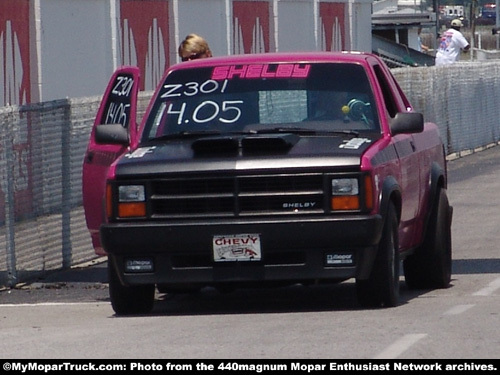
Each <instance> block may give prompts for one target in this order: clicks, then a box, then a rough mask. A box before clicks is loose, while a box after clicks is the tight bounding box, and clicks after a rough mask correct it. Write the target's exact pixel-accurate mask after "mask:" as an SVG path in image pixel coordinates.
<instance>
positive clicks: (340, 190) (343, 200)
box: [331, 178, 360, 211]
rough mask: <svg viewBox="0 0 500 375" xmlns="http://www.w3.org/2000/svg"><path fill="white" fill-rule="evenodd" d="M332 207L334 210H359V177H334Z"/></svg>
mask: <svg viewBox="0 0 500 375" xmlns="http://www.w3.org/2000/svg"><path fill="white" fill-rule="evenodd" d="M331 209H332V210H334V211H345V210H359V209H360V201H359V182H358V179H357V178H334V179H332V198H331Z"/></svg>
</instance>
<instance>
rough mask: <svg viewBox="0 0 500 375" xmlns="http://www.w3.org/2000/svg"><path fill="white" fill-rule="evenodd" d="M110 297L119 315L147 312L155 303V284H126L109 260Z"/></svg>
mask: <svg viewBox="0 0 500 375" xmlns="http://www.w3.org/2000/svg"><path fill="white" fill-rule="evenodd" d="M108 278H109V297H110V299H111V306H112V307H113V310H114V311H115V313H116V314H117V315H130V314H147V313H149V312H151V310H152V309H153V305H154V296H155V286H154V285H134V286H124V285H122V284H121V282H120V280H119V278H118V275H117V273H116V270H115V267H114V266H113V265H112V264H111V260H108Z"/></svg>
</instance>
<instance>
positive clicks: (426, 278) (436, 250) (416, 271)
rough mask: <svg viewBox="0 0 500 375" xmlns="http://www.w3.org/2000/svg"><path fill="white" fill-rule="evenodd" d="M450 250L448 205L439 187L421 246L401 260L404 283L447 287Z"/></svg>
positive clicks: (444, 194) (421, 287)
mask: <svg viewBox="0 0 500 375" xmlns="http://www.w3.org/2000/svg"><path fill="white" fill-rule="evenodd" d="M451 252H452V250H451V209H450V205H449V202H448V196H447V194H446V189H444V188H443V189H440V190H439V193H438V197H437V201H436V203H435V204H434V207H433V208H432V212H431V216H430V220H429V226H428V228H427V232H426V235H425V238H424V242H423V244H422V246H421V247H420V248H418V249H417V251H416V252H415V253H414V254H413V255H411V256H409V257H408V258H406V259H405V260H404V262H403V268H404V273H405V281H406V284H407V285H408V286H409V287H410V288H414V289H429V288H446V287H448V286H449V284H450V281H451Z"/></svg>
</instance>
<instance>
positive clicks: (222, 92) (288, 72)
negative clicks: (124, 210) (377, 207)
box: [143, 63, 380, 141]
mask: <svg viewBox="0 0 500 375" xmlns="http://www.w3.org/2000/svg"><path fill="white" fill-rule="evenodd" d="M273 129H277V130H278V129H279V131H281V132H283V131H286V130H287V129H290V130H291V131H293V130H294V129H295V130H296V129H300V130H302V131H303V130H309V131H312V132H313V131H318V132H325V131H326V132H330V131H332V132H336V131H343V130H348V131H360V132H362V131H380V127H379V121H378V117H377V114H376V108H375V105H374V99H373V93H372V90H371V87H370V84H369V81H368V77H367V76H366V73H365V70H364V68H363V67H362V66H359V65H357V64H348V63H316V64H313V63H310V64H309V63H308V64H293V63H287V64H269V65H262V64H260V65H259V64H255V65H237V66H236V65H223V66H216V67H210V68H197V69H186V70H183V69H181V70H178V71H174V72H172V73H171V74H169V75H168V76H167V78H166V81H165V82H164V84H163V86H162V88H161V90H160V93H159V95H158V97H157V99H156V102H155V104H154V106H153V108H152V111H151V112H150V114H149V117H148V119H147V122H146V129H145V132H144V139H143V141H150V140H153V139H155V138H164V137H168V136H172V135H182V134H185V135H189V134H199V133H205V132H206V133H207V134H227V133H252V132H260V131H272V130H273Z"/></svg>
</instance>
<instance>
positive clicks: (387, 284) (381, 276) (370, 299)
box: [356, 203, 400, 307]
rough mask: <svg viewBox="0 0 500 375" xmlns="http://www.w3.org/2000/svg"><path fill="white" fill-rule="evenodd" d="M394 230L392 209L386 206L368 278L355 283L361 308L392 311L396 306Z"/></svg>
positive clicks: (396, 258) (397, 242) (397, 293)
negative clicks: (380, 233)
mask: <svg viewBox="0 0 500 375" xmlns="http://www.w3.org/2000/svg"><path fill="white" fill-rule="evenodd" d="M398 226H399V225H398V217H397V214H396V208H395V207H394V204H393V203H390V204H389V207H388V210H387V216H386V218H385V224H384V229H383V231H384V232H383V233H382V239H381V240H380V243H379V246H378V250H377V256H376V258H375V262H374V264H373V268H372V271H371V274H370V277H369V278H368V279H367V280H358V279H357V280H356V292H357V297H358V302H359V304H360V305H361V306H362V307H380V306H384V307H394V306H397V304H398V302H399V267H400V264H399V251H398V248H399V238H398Z"/></svg>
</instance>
